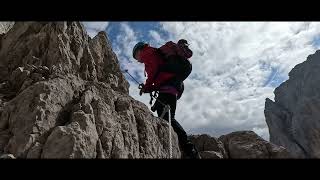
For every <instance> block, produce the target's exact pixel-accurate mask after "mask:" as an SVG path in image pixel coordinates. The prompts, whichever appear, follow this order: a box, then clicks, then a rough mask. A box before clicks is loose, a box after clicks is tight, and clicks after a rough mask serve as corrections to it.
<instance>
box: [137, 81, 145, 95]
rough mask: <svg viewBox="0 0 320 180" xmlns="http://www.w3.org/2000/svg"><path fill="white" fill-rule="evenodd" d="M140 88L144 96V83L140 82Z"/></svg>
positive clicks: (140, 93)
mask: <svg viewBox="0 0 320 180" xmlns="http://www.w3.org/2000/svg"><path fill="white" fill-rule="evenodd" d="M138 88H139V89H140V92H139V95H140V96H142V94H143V93H144V84H139V87H138Z"/></svg>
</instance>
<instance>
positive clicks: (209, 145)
mask: <svg viewBox="0 0 320 180" xmlns="http://www.w3.org/2000/svg"><path fill="white" fill-rule="evenodd" d="M189 138H190V141H191V142H192V143H193V144H194V145H195V147H196V148H197V150H198V151H199V153H200V156H201V158H203V159H223V158H228V154H227V153H226V150H225V149H224V145H223V143H222V142H221V141H219V140H218V139H217V138H215V137H211V136H209V135H207V134H202V135H193V136H190V137H189Z"/></svg>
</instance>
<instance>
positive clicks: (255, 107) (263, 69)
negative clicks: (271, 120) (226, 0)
mask: <svg viewBox="0 0 320 180" xmlns="http://www.w3.org/2000/svg"><path fill="white" fill-rule="evenodd" d="M162 28H163V30H165V31H168V32H169V33H170V37H171V38H172V40H174V41H177V40H178V39H180V38H184V39H187V40H188V41H189V43H190V44H191V45H190V48H191V49H192V50H193V51H194V56H193V57H192V58H191V61H192V63H193V72H192V74H191V76H190V78H188V79H187V80H186V81H185V88H186V89H185V92H184V95H183V97H182V99H181V100H180V101H179V102H178V107H177V113H176V114H177V115H176V117H177V120H178V121H179V122H181V124H182V126H183V127H184V128H185V129H186V130H187V131H188V132H189V133H210V134H213V135H215V136H220V135H222V134H226V133H229V132H231V131H235V130H253V131H255V132H256V133H258V134H259V135H261V136H262V137H263V138H265V139H268V137H269V135H268V129H267V126H266V123H265V118H264V113H263V110H264V103H265V98H266V97H269V98H271V99H273V96H274V95H273V90H274V88H272V87H268V86H266V87H264V86H263V85H264V84H265V83H266V82H267V81H268V79H269V83H268V84H270V83H271V82H272V80H277V79H278V78H279V77H280V76H281V77H287V74H288V72H289V71H290V70H291V69H292V68H293V67H294V66H295V65H296V64H298V63H300V62H302V61H304V60H306V57H307V56H308V55H309V54H312V53H314V52H315V48H314V47H313V46H312V40H313V39H314V38H315V36H317V35H319V32H320V23H304V22H163V23H162ZM154 38H155V39H158V38H159V37H157V36H156V35H154ZM272 68H273V69H276V73H274V72H273V75H274V77H273V79H272V78H270V77H269V76H272V74H271V73H272Z"/></svg>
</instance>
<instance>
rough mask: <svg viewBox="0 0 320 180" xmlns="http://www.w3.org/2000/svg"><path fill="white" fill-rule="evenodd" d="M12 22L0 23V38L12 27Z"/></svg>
mask: <svg viewBox="0 0 320 180" xmlns="http://www.w3.org/2000/svg"><path fill="white" fill-rule="evenodd" d="M13 24H14V22H0V36H1V34H5V33H7V32H8V31H9V30H10V29H11V28H12V26H13Z"/></svg>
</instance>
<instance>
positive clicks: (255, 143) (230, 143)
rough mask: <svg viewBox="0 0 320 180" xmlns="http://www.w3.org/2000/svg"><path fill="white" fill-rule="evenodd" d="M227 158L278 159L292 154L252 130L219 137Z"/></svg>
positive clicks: (289, 156)
mask: <svg viewBox="0 0 320 180" xmlns="http://www.w3.org/2000/svg"><path fill="white" fill-rule="evenodd" d="M218 140H220V141H221V142H223V144H224V147H225V149H226V151H227V153H228V156H229V158H232V159H256V158H262V159H278V158H291V157H292V156H291V155H290V154H289V153H288V152H287V150H286V149H285V148H284V147H281V146H277V145H275V144H272V143H270V142H268V141H266V140H264V139H262V138H261V137H260V136H258V135H257V134H256V133H254V132H253V131H237V132H233V133H230V134H227V135H223V136H221V137H219V139H218Z"/></svg>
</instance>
